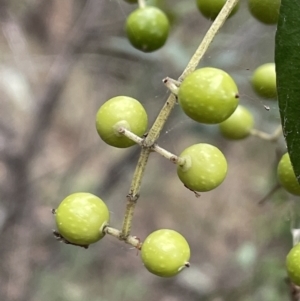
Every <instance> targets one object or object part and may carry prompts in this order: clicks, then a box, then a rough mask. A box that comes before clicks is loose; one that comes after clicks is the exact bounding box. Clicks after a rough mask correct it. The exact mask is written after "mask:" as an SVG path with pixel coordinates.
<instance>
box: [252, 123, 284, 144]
mask: <svg viewBox="0 0 300 301" xmlns="http://www.w3.org/2000/svg"><path fill="white" fill-rule="evenodd" d="M250 134H251V135H252V136H256V137H259V138H261V139H263V140H267V141H276V140H278V138H279V137H281V134H282V126H281V125H279V126H278V127H277V128H276V129H275V131H274V132H273V133H272V134H268V133H265V132H262V131H259V130H256V129H252V130H251V131H250Z"/></svg>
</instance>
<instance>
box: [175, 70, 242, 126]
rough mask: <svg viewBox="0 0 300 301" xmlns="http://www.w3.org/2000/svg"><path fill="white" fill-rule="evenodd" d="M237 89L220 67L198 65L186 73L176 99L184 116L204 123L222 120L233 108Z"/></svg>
mask: <svg viewBox="0 0 300 301" xmlns="http://www.w3.org/2000/svg"><path fill="white" fill-rule="evenodd" d="M238 98H239V96H238V89H237V86H236V84H235V82H234V80H233V79H232V78H231V77H230V76H229V75H228V74H227V73H226V72H224V71H223V70H220V69H217V68H201V69H198V70H196V71H194V72H193V73H191V74H190V75H188V76H187V77H186V78H185V79H184V80H183V82H182V83H181V85H180V88H179V91H178V101H179V104H180V106H181V108H182V109H183V111H184V112H185V114H186V115H187V116H189V117H190V118H191V119H193V120H195V121H197V122H200V123H208V124H216V123H220V122H222V121H224V120H226V119H227V118H228V117H229V116H230V115H231V114H232V113H233V112H234V111H235V109H236V108H237V106H238V102H239V99H238Z"/></svg>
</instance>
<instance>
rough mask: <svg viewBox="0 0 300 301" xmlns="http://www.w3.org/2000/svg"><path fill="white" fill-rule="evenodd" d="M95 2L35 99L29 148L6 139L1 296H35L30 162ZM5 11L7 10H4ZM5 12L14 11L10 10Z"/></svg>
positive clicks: (10, 300)
mask: <svg viewBox="0 0 300 301" xmlns="http://www.w3.org/2000/svg"><path fill="white" fill-rule="evenodd" d="M96 2H97V1H96V0H89V1H87V2H86V5H85V7H84V9H83V11H82V13H81V15H80V16H79V18H78V20H77V22H76V23H75V26H74V28H73V30H72V32H71V33H70V35H69V38H68V40H67V41H66V42H65V45H64V46H63V47H62V48H63V49H62V51H61V53H60V54H59V55H58V56H57V58H56V59H55V61H54V63H53V65H52V66H51V68H50V71H49V74H48V79H47V83H46V84H45V87H43V88H42V89H41V91H40V96H39V97H37V99H36V101H35V104H36V106H37V109H36V111H35V114H34V117H33V121H32V125H31V128H30V131H29V133H28V137H27V140H26V141H27V142H26V144H25V146H24V148H22V149H21V150H20V151H19V152H14V151H13V150H14V149H13V147H12V145H10V143H9V144H8V143H7V145H5V146H6V147H5V148H4V149H3V150H2V153H3V154H4V155H5V156H4V158H5V160H6V161H5V163H6V165H7V170H8V176H7V179H6V185H4V186H5V187H6V190H5V191H4V192H3V195H2V199H3V200H4V202H5V204H6V211H7V218H6V221H5V223H4V225H3V228H2V229H9V231H4V232H2V236H1V244H0V256H1V263H0V268H1V277H2V278H1V281H0V300H6V301H17V300H18V301H23V300H24V301H28V300H30V299H31V298H30V294H31V291H32V290H31V286H30V280H31V277H32V271H31V267H32V260H33V256H32V248H33V247H34V240H35V237H34V236H33V235H32V233H31V231H30V229H32V227H35V221H34V204H35V200H34V198H33V194H32V191H31V188H30V187H31V186H30V185H29V181H30V164H31V162H32V161H33V159H34V158H35V156H36V154H37V153H38V151H39V150H40V148H41V145H42V143H43V139H44V137H45V134H46V131H47V129H48V128H49V125H50V123H51V119H52V117H53V113H54V111H55V108H56V107H57V105H58V103H59V99H60V95H61V92H62V90H63V88H64V85H65V83H66V81H67V79H68V76H69V74H70V71H71V68H72V66H73V63H74V55H75V54H76V53H77V51H78V49H79V48H80V47H82V45H84V43H85V41H86V39H87V36H88V35H87V32H86V31H85V30H84V29H85V25H86V23H87V20H88V18H89V14H90V13H91V12H92V10H93V4H94V3H96ZM1 15H2V16H3V15H4V12H3V11H2V12H1ZM5 15H6V16H9V13H6V14H5ZM13 142H14V141H12V143H13Z"/></svg>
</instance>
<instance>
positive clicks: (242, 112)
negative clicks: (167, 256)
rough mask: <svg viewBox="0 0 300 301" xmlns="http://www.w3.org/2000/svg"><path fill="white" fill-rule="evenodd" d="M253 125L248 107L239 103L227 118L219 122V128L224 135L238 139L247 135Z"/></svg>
mask: <svg viewBox="0 0 300 301" xmlns="http://www.w3.org/2000/svg"><path fill="white" fill-rule="evenodd" d="M253 126H254V119H253V115H252V114H251V113H250V111H249V110H248V109H246V108H245V107H243V106H241V105H239V106H238V107H237V108H236V110H235V111H234V113H233V114H232V115H231V116H230V117H229V118H228V119H226V120H225V121H223V122H221V123H220V124H219V129H220V132H221V133H222V135H223V136H224V137H226V138H228V139H233V140H238V139H243V138H246V137H248V136H249V135H250V132H251V130H252V129H253Z"/></svg>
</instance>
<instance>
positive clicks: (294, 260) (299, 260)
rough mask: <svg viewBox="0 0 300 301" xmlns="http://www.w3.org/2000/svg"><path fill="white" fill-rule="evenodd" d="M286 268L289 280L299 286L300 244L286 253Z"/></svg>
mask: <svg viewBox="0 0 300 301" xmlns="http://www.w3.org/2000/svg"><path fill="white" fill-rule="evenodd" d="M286 269H287V272H288V276H289V277H290V279H291V281H292V282H293V283H294V284H296V285H298V286H300V244H297V245H295V246H294V247H293V248H292V249H291V250H290V252H289V253H288V255H287V257H286Z"/></svg>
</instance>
